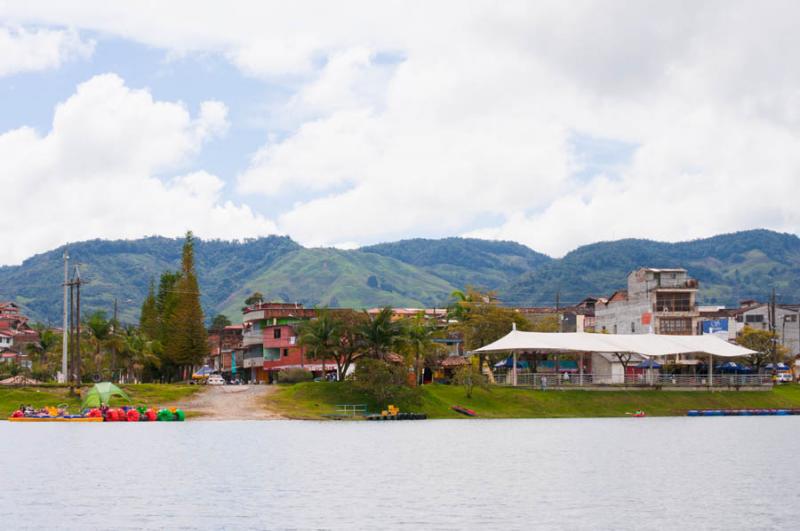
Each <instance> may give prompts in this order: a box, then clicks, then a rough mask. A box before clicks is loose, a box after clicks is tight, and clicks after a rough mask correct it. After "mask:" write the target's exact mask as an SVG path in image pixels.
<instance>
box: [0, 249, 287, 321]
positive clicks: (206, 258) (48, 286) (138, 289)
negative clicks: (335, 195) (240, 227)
mask: <svg viewBox="0 0 800 531" xmlns="http://www.w3.org/2000/svg"><path fill="white" fill-rule="evenodd" d="M182 245H183V240H182V239H171V238H162V237H151V238H142V239H139V240H116V241H108V240H91V241H86V242H80V243H75V244H70V245H69V246H68V247H69V254H70V276H72V269H73V266H74V265H75V264H79V265H80V274H81V280H82V281H83V282H84V284H83V286H82V287H81V306H82V308H81V311H82V313H83V314H86V315H88V313H89V312H91V311H94V310H103V311H105V312H107V313H108V315H109V316H110V315H111V312H112V311H113V307H114V299H115V298H116V299H117V300H118V307H119V315H120V319H121V320H122V321H123V322H134V321H136V320H137V319H138V315H139V308H140V306H141V304H142V300H144V297H145V295H146V294H147V289H148V286H149V283H150V280H151V279H154V280H155V281H156V282H158V277H159V275H161V273H162V272H163V271H165V270H168V269H170V270H177V269H179V268H180V258H181V246H182ZM64 248H65V247H59V248H57V249H54V250H52V251H48V252H46V253H43V254H39V255H36V256H34V257H32V258H29V259H27V260H25V261H24V262H23V263H22V264H21V265H19V266H4V267H0V300H14V301H16V302H17V303H19V304H20V305H22V307H23V308H24V310H25V311H26V313H27V314H28V315H29V316H30V317H32V318H34V319H37V320H39V321H42V322H48V323H52V324H60V322H61V311H62V287H61V286H62V283H63V279H64V268H63V260H62V255H63V252H64ZM301 248H302V247H300V246H299V245H298V244H297V243H295V242H293V241H292V240H291V239H289V238H286V237H278V236H270V237H267V238H258V239H253V240H247V241H244V242H241V243H239V242H228V241H216V240H212V241H202V240H197V242H196V253H195V257H196V258H195V260H196V267H197V270H198V279H199V282H200V286H201V290H202V295H201V302H202V304H203V307H204V309H205V310H206V311H213V310H214V309H215V308H216V307H217V306H218V305H219V301H221V300H223V299H225V298H226V297H227V296H228V295H230V293H232V292H233V291H234V290H236V289H237V288H238V287H239V286H240V285H241V284H242V283H244V282H246V281H247V280H248V279H250V278H252V277H253V276H254V275H256V274H257V273H259V272H261V271H263V270H264V269H266V268H268V267H270V265H271V264H272V263H273V262H274V261H275V260H276V259H277V258H279V257H281V256H283V255H285V254H287V253H290V252H292V251H295V250H297V249H301Z"/></svg>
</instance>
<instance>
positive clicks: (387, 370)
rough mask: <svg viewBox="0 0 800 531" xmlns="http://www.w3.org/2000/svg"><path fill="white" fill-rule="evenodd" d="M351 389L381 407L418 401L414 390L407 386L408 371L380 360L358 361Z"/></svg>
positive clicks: (365, 359)
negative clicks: (359, 392)
mask: <svg viewBox="0 0 800 531" xmlns="http://www.w3.org/2000/svg"><path fill="white" fill-rule="evenodd" d="M353 387H354V388H356V389H357V390H359V391H361V392H363V393H365V394H366V395H368V396H369V397H370V398H371V399H373V400H374V401H375V402H376V403H377V404H379V405H381V406H383V405H386V404H389V403H395V404H397V403H414V402H416V401H417V400H418V396H417V393H415V390H414V389H412V388H411V387H409V386H408V370H407V369H406V368H405V367H403V366H401V365H394V364H391V363H387V362H385V361H382V360H376V359H372V358H363V359H360V360H359V361H358V364H357V365H356V370H355V372H354V374H353Z"/></svg>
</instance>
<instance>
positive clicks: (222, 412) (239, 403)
mask: <svg viewBox="0 0 800 531" xmlns="http://www.w3.org/2000/svg"><path fill="white" fill-rule="evenodd" d="M274 391H275V387H273V386H271V385H219V386H211V385H209V386H207V387H206V388H205V389H204V390H203V391H201V392H200V393H198V394H196V395H195V396H193V397H191V398H189V399H187V400H182V401H180V402H176V403H174V404H171V406H174V407H179V408H181V409H183V410H184V411H189V412H193V413H196V414H198V415H199V417H198V419H201V420H275V419H282V418H285V417H283V416H281V415H279V414H278V413H275V412H272V411H270V410H268V409H267V408H266V405H265V401H264V398H265V397H266V396H267V395H269V394H270V393H273V392H274Z"/></svg>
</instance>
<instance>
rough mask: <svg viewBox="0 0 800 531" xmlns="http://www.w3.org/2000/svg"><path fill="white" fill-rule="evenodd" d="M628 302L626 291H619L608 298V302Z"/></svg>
mask: <svg viewBox="0 0 800 531" xmlns="http://www.w3.org/2000/svg"><path fill="white" fill-rule="evenodd" d="M626 300H628V290H626V289H619V290H617V291H615V292H614V293H612V294H611V296H610V297H609V298H608V302H617V301H626Z"/></svg>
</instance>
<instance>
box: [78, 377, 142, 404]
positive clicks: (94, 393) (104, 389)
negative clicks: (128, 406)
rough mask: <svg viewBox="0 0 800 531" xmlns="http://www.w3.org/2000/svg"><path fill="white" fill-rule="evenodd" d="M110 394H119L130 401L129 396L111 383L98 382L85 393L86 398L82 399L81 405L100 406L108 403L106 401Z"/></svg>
mask: <svg viewBox="0 0 800 531" xmlns="http://www.w3.org/2000/svg"><path fill="white" fill-rule="evenodd" d="M112 396H121V397H122V398H124V399H125V400H127V401H128V402H130V401H131V397H129V396H128V395H127V394H126V393H125V391H123V390H122V389H120V388H119V387H117V386H116V385H114V384H113V383H111V382H100V383H99V384H95V385H94V387H92V388H91V389H89V392H88V393H86V398H84V399H83V404H82V405H81V407H100V405H101V404H106V405H108V401H109V400H110V399H111V397H112Z"/></svg>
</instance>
